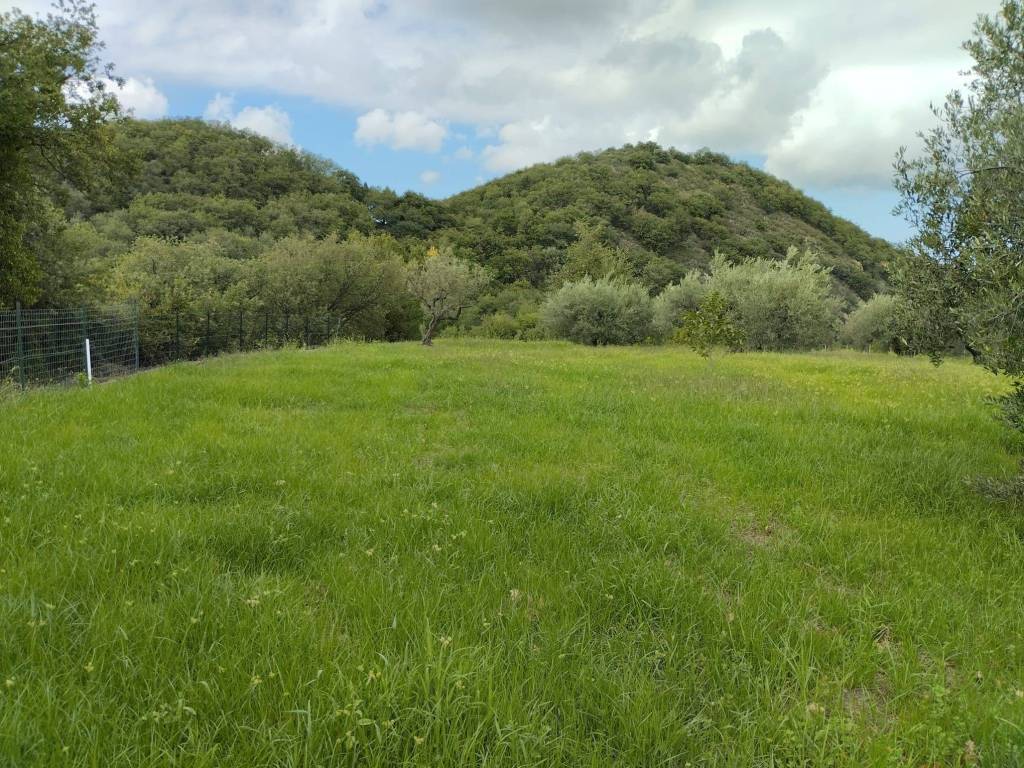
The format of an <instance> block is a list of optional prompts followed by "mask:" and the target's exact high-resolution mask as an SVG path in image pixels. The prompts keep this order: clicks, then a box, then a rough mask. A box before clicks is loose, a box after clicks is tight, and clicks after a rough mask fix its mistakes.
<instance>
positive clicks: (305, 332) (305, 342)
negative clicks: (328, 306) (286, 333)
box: [302, 315, 309, 347]
mask: <svg viewBox="0 0 1024 768" xmlns="http://www.w3.org/2000/svg"><path fill="white" fill-rule="evenodd" d="M302 346H304V347H308V346H309V315H306V319H305V320H304V321H303V323H302Z"/></svg>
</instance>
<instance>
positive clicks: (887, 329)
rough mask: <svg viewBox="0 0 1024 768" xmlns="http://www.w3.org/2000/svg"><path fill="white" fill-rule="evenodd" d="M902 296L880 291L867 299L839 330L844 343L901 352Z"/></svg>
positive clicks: (856, 347) (849, 345) (874, 349)
mask: <svg viewBox="0 0 1024 768" xmlns="http://www.w3.org/2000/svg"><path fill="white" fill-rule="evenodd" d="M899 310H900V307H899V299H898V298H896V297H895V296H892V295H890V294H879V295H878V296H873V297H871V298H870V299H868V300H867V301H865V302H863V303H862V304H861V305H860V306H858V307H857V308H856V309H855V310H853V312H851V313H850V315H849V317H847V318H846V323H845V324H844V325H843V328H842V331H840V334H839V340H840V342H841V343H842V344H844V345H845V346H848V347H853V348H854V349H863V350H871V351H874V352H887V351H893V352H897V351H899V350H900V349H901V347H902V345H901V342H900V333H899V329H898V328H899V327H898V315H899Z"/></svg>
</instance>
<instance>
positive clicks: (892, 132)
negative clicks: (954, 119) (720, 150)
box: [765, 66, 956, 188]
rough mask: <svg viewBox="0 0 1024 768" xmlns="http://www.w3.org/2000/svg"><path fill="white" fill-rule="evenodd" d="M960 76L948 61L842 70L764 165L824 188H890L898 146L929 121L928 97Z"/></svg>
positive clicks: (934, 98)
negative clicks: (944, 63) (950, 69)
mask: <svg viewBox="0 0 1024 768" xmlns="http://www.w3.org/2000/svg"><path fill="white" fill-rule="evenodd" d="M955 84H956V78H954V77H951V76H950V73H949V72H948V71H947V70H946V69H945V68H944V67H943V68H935V67H929V66H866V67H847V68H844V69H841V70H837V71H836V72H833V73H831V74H830V75H829V76H828V77H827V78H826V79H825V80H824V81H823V82H822V83H821V85H820V86H819V87H818V89H817V90H816V91H815V92H814V95H813V98H812V100H811V103H810V104H809V105H808V106H807V107H806V108H805V109H803V110H800V111H799V112H798V113H797V114H796V116H795V118H794V126H793V129H792V131H791V132H790V133H789V134H788V135H787V136H786V137H784V138H783V139H782V140H781V141H779V142H778V143H777V144H775V145H774V146H773V147H772V148H771V149H770V151H769V152H768V155H767V159H766V163H765V167H766V168H767V170H768V171H770V172H771V173H774V174H777V175H779V176H782V177H783V178H786V179H790V180H791V181H793V182H794V183H797V184H804V185H814V186H817V187H819V188H820V187H847V188H858V187H859V188H885V187H887V186H889V184H890V183H891V179H892V164H893V158H894V154H895V150H896V148H897V147H899V146H900V145H902V144H912V143H913V142H912V140H913V138H914V133H915V131H916V130H918V129H919V128H920V127H922V126H927V125H928V124H929V123H931V122H932V117H931V114H930V111H929V109H928V106H927V105H928V101H929V100H932V101H940V100H941V99H942V97H943V94H945V93H946V92H947V91H948V90H949V89H950V88H951V87H953V86H954V85H955Z"/></svg>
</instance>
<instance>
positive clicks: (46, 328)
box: [0, 305, 352, 387]
mask: <svg viewBox="0 0 1024 768" xmlns="http://www.w3.org/2000/svg"><path fill="white" fill-rule="evenodd" d="M351 335H352V334H351V333H350V332H349V329H348V328H347V326H346V322H345V319H344V318H343V317H338V316H334V315H332V314H331V313H329V312H315V311H310V312H299V313H292V312H287V311H274V310H270V309H263V308H260V309H256V308H248V309H245V308H243V309H223V308H221V309H210V310H196V309H181V310H171V311H152V310H143V311H141V312H140V311H139V310H138V309H137V308H136V307H135V306H133V305H124V306H116V307H106V308H102V309H84V308H82V309H22V308H21V307H18V308H16V309H13V310H0V385H11V384H14V385H20V386H22V387H26V386H30V385H37V384H71V383H75V382H77V381H80V380H83V379H85V378H87V377H88V375H89V368H90V364H91V375H92V378H93V379H100V380H102V379H108V378H111V377H114V376H120V375H125V374H128V373H133V372H135V371H137V370H138V369H139V368H146V367H153V366H158V365H163V364H166V363H170V362H174V361H176V360H196V359H199V358H202V357H207V356H210V355H218V354H223V353H229V352H245V351H252V350H257V349H269V348H274V347H282V346H285V345H294V346H305V347H313V346H319V345H322V344H325V343H327V342H329V341H331V340H333V339H336V338H341V337H350V336H351ZM87 342H88V343H87Z"/></svg>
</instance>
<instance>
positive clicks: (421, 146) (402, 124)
mask: <svg viewBox="0 0 1024 768" xmlns="http://www.w3.org/2000/svg"><path fill="white" fill-rule="evenodd" d="M447 133H448V130H447V129H446V128H445V127H444V126H443V125H441V124H440V123H438V122H436V121H434V120H431V119H430V118H428V117H427V116H426V115H424V114H422V113H420V112H398V113H395V114H393V115H392V114H390V113H388V112H387V110H384V109H379V108H378V109H374V110H371V111H370V112H367V113H366V114H363V115H360V116H359V117H358V118H357V119H356V131H355V139H356V141H357V142H359V143H360V144H364V145H367V146H372V145H374V144H387V145H388V146H390V147H391V148H392V149H417V150H421V151H423V152H438V151H440V149H441V144H442V143H443V142H444V138H445V135H446V134H447Z"/></svg>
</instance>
